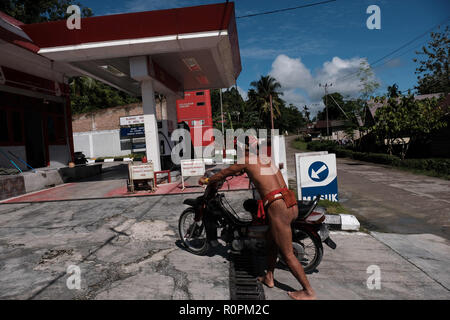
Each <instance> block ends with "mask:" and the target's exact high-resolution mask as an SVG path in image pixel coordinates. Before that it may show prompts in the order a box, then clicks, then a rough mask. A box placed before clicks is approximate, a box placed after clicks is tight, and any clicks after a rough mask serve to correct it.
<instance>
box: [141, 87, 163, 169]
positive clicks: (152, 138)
mask: <svg viewBox="0 0 450 320" xmlns="http://www.w3.org/2000/svg"><path fill="white" fill-rule="evenodd" d="M141 91H142V107H143V109H144V128H145V147H146V152H147V159H148V160H151V161H152V162H153V168H154V170H155V171H160V170H161V159H160V154H159V137H158V124H157V122H156V101H155V91H154V90H153V80H150V79H149V80H144V81H142V82H141Z"/></svg>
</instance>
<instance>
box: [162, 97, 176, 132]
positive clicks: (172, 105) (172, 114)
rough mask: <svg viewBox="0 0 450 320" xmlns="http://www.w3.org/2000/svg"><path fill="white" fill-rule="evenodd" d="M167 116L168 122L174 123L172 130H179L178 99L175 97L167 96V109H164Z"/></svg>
mask: <svg viewBox="0 0 450 320" xmlns="http://www.w3.org/2000/svg"><path fill="white" fill-rule="evenodd" d="M164 112H165V114H166V118H165V119H167V120H169V121H171V122H172V130H175V129H176V128H177V124H178V118H177V98H176V96H175V95H167V96H166V108H165V110H164V109H163V115H164Z"/></svg>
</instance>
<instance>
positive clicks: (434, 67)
mask: <svg viewBox="0 0 450 320" xmlns="http://www.w3.org/2000/svg"><path fill="white" fill-rule="evenodd" d="M449 32H450V29H449V27H448V26H446V27H445V30H444V31H442V32H440V31H438V32H432V33H431V41H430V42H429V43H428V45H427V46H426V47H425V46H423V47H422V51H416V54H418V55H420V56H423V58H421V59H418V58H414V59H413V61H414V62H419V66H418V67H417V68H416V72H415V73H416V74H417V75H418V76H417V86H416V87H415V88H416V89H417V91H418V92H419V94H428V93H440V92H444V93H449V92H450V72H449V68H450V67H449V63H450V62H449V60H450V59H449V58H450V40H449Z"/></svg>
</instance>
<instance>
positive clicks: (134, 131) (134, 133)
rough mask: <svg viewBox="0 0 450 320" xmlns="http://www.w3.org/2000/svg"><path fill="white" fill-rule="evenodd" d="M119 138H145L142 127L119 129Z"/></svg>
mask: <svg viewBox="0 0 450 320" xmlns="http://www.w3.org/2000/svg"><path fill="white" fill-rule="evenodd" d="M120 137H128V138H138V137H145V129H144V126H139V127H129V128H120Z"/></svg>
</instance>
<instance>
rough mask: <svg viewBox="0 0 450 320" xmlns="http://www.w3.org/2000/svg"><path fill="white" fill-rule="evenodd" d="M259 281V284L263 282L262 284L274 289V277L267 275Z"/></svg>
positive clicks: (259, 278)
mask: <svg viewBox="0 0 450 320" xmlns="http://www.w3.org/2000/svg"><path fill="white" fill-rule="evenodd" d="M257 279H258V281H259V282H261V283H262V284H265V285H266V286H268V287H269V288H273V286H274V283H273V276H272V277H271V276H268V275H267V274H266V275H265V276H262V277H258V278H257Z"/></svg>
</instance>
